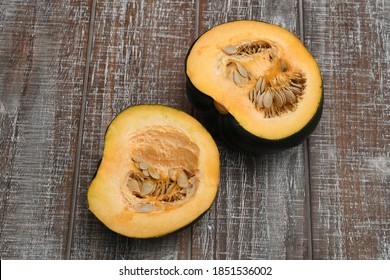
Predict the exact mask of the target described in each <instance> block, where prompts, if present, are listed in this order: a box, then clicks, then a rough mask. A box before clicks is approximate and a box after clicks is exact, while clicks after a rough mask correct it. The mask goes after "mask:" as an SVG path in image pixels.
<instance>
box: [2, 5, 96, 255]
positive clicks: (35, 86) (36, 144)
mask: <svg viewBox="0 0 390 280" xmlns="http://www.w3.org/2000/svg"><path fill="white" fill-rule="evenodd" d="M89 15H90V6H88V4H84V3H83V1H80V2H75V1H50V2H48V1H1V2H0V158H1V161H0V258H1V259H61V258H65V255H66V247H67V233H68V226H69V214H70V209H71V200H70V197H71V193H72V186H73V171H74V164H75V161H76V158H75V156H76V155H75V152H76V144H77V137H78V136H77V126H78V123H79V117H80V100H81V95H82V86H83V76H84V67H85V57H86V55H85V54H86V53H85V49H86V47H87V40H86V39H87V38H86V35H87V34H88V23H89Z"/></svg>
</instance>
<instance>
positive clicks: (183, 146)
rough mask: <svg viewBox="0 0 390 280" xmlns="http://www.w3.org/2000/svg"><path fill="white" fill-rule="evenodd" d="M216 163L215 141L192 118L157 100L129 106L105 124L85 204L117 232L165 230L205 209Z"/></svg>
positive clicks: (145, 234)
mask: <svg viewBox="0 0 390 280" xmlns="http://www.w3.org/2000/svg"><path fill="white" fill-rule="evenodd" d="M219 168H220V167H219V152H218V149H217V146H216V144H215V142H214V140H213V138H212V137H211V136H210V134H209V133H208V131H207V130H206V129H205V128H204V127H203V126H202V125H201V124H200V123H199V122H198V121H197V120H196V119H194V118H193V117H191V116H190V115H188V114H186V113H184V112H182V111H179V110H176V109H173V108H169V107H166V106H162V105H138V106H133V107H130V108H128V109H126V110H124V111H123V112H121V113H120V114H119V115H118V116H117V117H116V118H115V119H114V120H113V121H112V122H111V124H110V125H109V127H108V129H107V133H106V136H105V141H104V151H103V157H102V160H101V163H100V166H99V168H98V170H97V173H96V176H95V178H94V179H93V181H92V183H91V185H90V188H89V190H88V203H89V209H90V210H91V211H92V212H93V214H94V215H95V216H96V217H97V218H98V219H99V220H100V221H101V222H103V223H104V224H105V225H106V226H107V227H108V228H110V229H111V230H113V231H115V232H117V233H119V234H122V235H125V236H128V237H133V238H150V237H158V236H162V235H166V234H168V233H172V232H175V231H177V230H179V229H182V228H184V227H185V226H187V225H190V224H191V223H193V222H194V221H195V220H196V219H197V218H199V217H200V216H201V215H202V214H204V213H205V212H206V211H207V210H208V209H209V207H210V206H211V205H212V203H213V201H214V199H215V197H216V194H217V190H218V183H219Z"/></svg>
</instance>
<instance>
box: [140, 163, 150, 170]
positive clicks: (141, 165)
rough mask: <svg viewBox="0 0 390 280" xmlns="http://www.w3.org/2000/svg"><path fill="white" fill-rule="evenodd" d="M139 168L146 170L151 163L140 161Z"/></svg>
mask: <svg viewBox="0 0 390 280" xmlns="http://www.w3.org/2000/svg"><path fill="white" fill-rule="evenodd" d="M139 168H140V169H142V170H146V169H148V168H149V164H147V163H146V162H143V161H141V162H140V163H139Z"/></svg>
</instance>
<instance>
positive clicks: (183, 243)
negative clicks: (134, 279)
mask: <svg viewBox="0 0 390 280" xmlns="http://www.w3.org/2000/svg"><path fill="white" fill-rule="evenodd" d="M96 7H97V8H96V19H95V24H94V40H93V50H92V58H91V67H90V76H89V88H88V96H87V107H86V116H85V125H84V135H83V146H82V154H81V167H80V168H81V169H80V184H79V189H78V199H77V211H76V220H75V221H76V225H75V231H74V238H73V247H72V258H74V259H91V258H92V259H178V258H179V259H180V258H188V256H189V252H190V247H189V245H190V237H191V230H187V231H184V232H181V233H178V234H174V235H171V236H167V237H162V238H159V239H155V240H133V239H129V238H125V237H122V236H119V235H117V234H115V233H113V232H111V231H110V230H108V229H107V228H106V227H105V226H104V225H103V224H102V223H100V222H99V221H98V220H97V219H96V217H94V216H93V214H92V213H91V212H89V211H88V205H87V201H86V195H87V189H88V187H89V184H90V182H91V180H92V178H93V176H94V174H95V171H96V168H97V165H98V162H99V160H100V158H101V155H102V150H103V138H104V134H105V131H106V129H107V127H108V125H109V123H110V121H111V120H112V119H113V118H114V116H115V115H116V114H118V113H119V112H120V111H121V110H122V109H124V108H126V107H128V106H131V105H136V104H142V103H147V104H152V103H156V104H165V105H169V106H171V107H175V108H179V109H181V110H184V111H187V112H190V106H189V103H188V101H187V99H186V95H185V76H184V59H185V56H186V54H187V47H186V46H189V45H190V43H191V41H192V40H193V36H194V35H193V34H194V26H195V25H194V20H195V3H194V1H152V0H148V1H97V6H96Z"/></svg>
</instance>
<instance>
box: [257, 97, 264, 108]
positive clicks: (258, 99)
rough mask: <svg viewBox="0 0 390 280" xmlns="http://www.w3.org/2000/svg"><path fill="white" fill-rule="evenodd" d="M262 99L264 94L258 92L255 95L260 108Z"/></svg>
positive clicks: (262, 105)
mask: <svg viewBox="0 0 390 280" xmlns="http://www.w3.org/2000/svg"><path fill="white" fill-rule="evenodd" d="M263 99H264V94H259V95H258V96H257V100H256V101H257V104H256V105H258V106H259V107H260V108H263V107H264V104H263Z"/></svg>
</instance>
